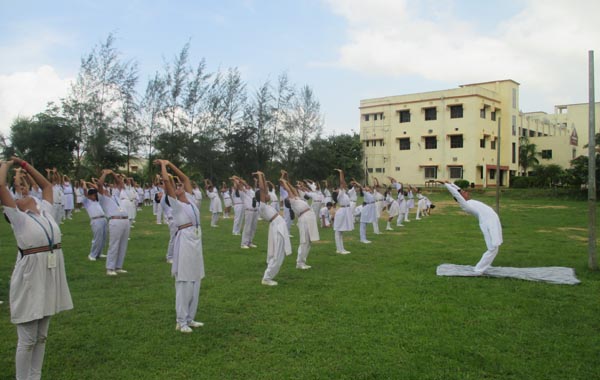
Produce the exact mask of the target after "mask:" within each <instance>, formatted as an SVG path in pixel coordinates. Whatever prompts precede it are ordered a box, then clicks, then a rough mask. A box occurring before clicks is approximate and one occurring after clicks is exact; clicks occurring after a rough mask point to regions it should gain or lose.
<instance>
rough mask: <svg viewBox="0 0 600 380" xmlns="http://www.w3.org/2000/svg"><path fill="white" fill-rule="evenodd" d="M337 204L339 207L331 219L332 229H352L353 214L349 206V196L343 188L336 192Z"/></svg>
mask: <svg viewBox="0 0 600 380" xmlns="http://www.w3.org/2000/svg"><path fill="white" fill-rule="evenodd" d="M337 204H338V206H339V208H338V209H337V211H336V213H335V218H334V219H333V229H334V230H335V231H342V232H343V231H352V230H353V229H354V215H352V209H351V207H350V198H349V197H348V194H346V191H345V190H343V189H340V190H339V192H338V197H337Z"/></svg>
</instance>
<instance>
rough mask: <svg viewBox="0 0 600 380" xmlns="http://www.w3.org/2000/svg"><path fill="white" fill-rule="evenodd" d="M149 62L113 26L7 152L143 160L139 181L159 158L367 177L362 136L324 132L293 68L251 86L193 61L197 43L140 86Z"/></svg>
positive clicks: (207, 172) (246, 171)
mask: <svg viewBox="0 0 600 380" xmlns="http://www.w3.org/2000/svg"><path fill="white" fill-rule="evenodd" d="M139 80H140V79H139V67H138V63H137V62H136V61H135V60H128V61H127V60H124V59H123V58H122V56H121V54H120V52H119V51H118V49H117V47H116V38H115V36H114V35H113V34H110V35H109V36H108V37H107V38H106V40H105V41H103V42H101V43H99V44H98V45H96V46H95V47H94V48H93V49H92V50H91V52H89V53H88V54H86V55H84V56H83V57H82V59H81V63H80V69H79V73H78V76H77V79H76V80H75V81H74V82H73V83H72V84H71V88H70V90H69V92H68V94H67V96H66V97H65V98H63V99H61V100H60V101H59V102H57V103H50V104H48V107H47V108H46V110H44V111H43V112H41V113H39V114H38V115H36V116H34V117H32V118H26V119H24V118H20V119H17V120H15V122H14V123H13V124H12V126H11V132H10V136H9V137H8V138H4V137H2V145H3V150H4V155H5V156H10V155H12V154H16V155H19V156H21V157H23V158H24V159H27V160H28V161H30V162H31V163H32V164H34V165H36V166H37V167H57V168H58V169H59V170H60V171H61V172H64V173H71V174H72V175H73V176H74V177H75V178H89V177H90V176H94V175H97V173H99V172H100V170H101V169H102V168H110V169H115V170H116V169H118V168H121V169H122V171H125V172H127V174H131V173H130V167H129V165H130V163H131V162H132V161H133V160H134V158H135V159H137V160H138V161H139V160H140V159H143V162H145V164H144V168H143V170H142V171H141V173H140V172H138V174H137V176H138V180H141V181H144V182H146V181H148V180H149V179H150V178H152V177H153V175H154V172H153V170H155V169H154V168H153V167H152V165H148V164H147V163H148V162H152V161H153V159H154V158H155V157H161V158H165V159H168V160H169V161H171V162H173V163H174V164H175V165H177V166H180V167H183V168H184V169H185V170H186V172H187V173H190V174H191V177H192V178H194V179H202V178H210V179H211V180H213V181H216V180H224V179H227V178H228V177H229V176H231V175H232V174H237V175H239V176H246V177H249V176H250V173H252V172H254V171H256V170H259V169H260V170H262V171H263V172H265V173H266V174H267V175H271V176H275V175H277V174H278V172H279V170H280V169H281V168H285V169H286V170H287V171H288V172H289V173H290V174H291V175H293V176H295V177H298V178H316V179H324V178H329V177H333V174H334V173H333V169H334V168H336V167H341V168H344V169H345V171H346V173H347V174H348V175H349V176H353V177H356V178H357V179H360V178H362V176H363V170H362V169H361V162H362V156H363V152H362V147H361V144H360V140H359V137H358V135H357V134H355V133H353V134H347V135H338V136H329V137H323V136H322V131H323V124H324V119H323V116H322V114H321V109H320V103H319V101H318V99H317V97H316V95H315V93H314V92H313V90H312V89H311V88H310V87H309V86H307V85H304V86H296V85H294V84H293V83H292V82H291V80H290V78H289V77H288V75H287V74H286V73H282V74H280V75H279V76H278V77H277V78H276V80H274V81H272V80H266V81H265V82H264V83H262V84H261V85H259V86H258V87H257V88H256V89H254V90H252V91H251V90H249V89H248V85H247V84H246V83H245V82H244V80H243V78H242V75H241V73H240V70H239V69H238V68H235V67H234V68H228V69H224V70H221V69H220V70H218V71H216V72H210V71H209V70H208V69H207V63H206V60H205V59H204V58H203V59H201V60H200V61H199V62H197V63H196V64H192V63H191V62H190V43H189V42H188V43H186V44H185V45H184V46H183V48H182V49H181V50H180V51H179V53H178V54H177V55H175V56H174V57H172V59H171V60H169V61H166V62H165V64H164V67H163V68H162V69H161V70H158V71H156V72H155V73H154V75H153V76H152V77H151V78H149V79H148V81H147V84H146V87H145V91H144V92H143V94H139V93H138V92H137V90H136V89H137V88H138V83H139Z"/></svg>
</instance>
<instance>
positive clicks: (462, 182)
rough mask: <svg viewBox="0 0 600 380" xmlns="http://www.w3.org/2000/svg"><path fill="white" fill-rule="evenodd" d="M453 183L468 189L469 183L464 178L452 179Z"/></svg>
mask: <svg viewBox="0 0 600 380" xmlns="http://www.w3.org/2000/svg"><path fill="white" fill-rule="evenodd" d="M454 184H455V185H456V186H458V187H460V188H461V189H463V190H464V189H468V188H469V185H470V184H471V183H470V182H469V181H467V180H466V179H457V180H456V181H454Z"/></svg>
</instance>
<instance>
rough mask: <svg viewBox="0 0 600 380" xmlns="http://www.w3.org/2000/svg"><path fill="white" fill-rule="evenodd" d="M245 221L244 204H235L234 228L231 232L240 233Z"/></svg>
mask: <svg viewBox="0 0 600 380" xmlns="http://www.w3.org/2000/svg"><path fill="white" fill-rule="evenodd" d="M243 221H244V206H242V205H236V206H233V228H232V229H231V233H232V234H234V235H239V234H240V232H241V231H242V222H243Z"/></svg>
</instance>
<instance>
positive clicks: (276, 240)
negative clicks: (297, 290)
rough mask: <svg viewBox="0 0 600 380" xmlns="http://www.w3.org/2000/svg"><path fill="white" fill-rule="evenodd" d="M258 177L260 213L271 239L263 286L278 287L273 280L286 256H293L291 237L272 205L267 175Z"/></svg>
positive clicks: (268, 245)
mask: <svg viewBox="0 0 600 380" xmlns="http://www.w3.org/2000/svg"><path fill="white" fill-rule="evenodd" d="M254 174H255V175H257V176H258V187H259V190H260V191H259V196H260V198H259V200H260V206H259V209H258V210H259V213H260V216H261V217H262V218H263V220H266V221H268V222H269V237H268V243H267V269H266V270H265V273H264V274H263V278H262V284H263V285H267V286H275V285H277V281H274V280H273V279H274V278H275V276H277V274H278V273H279V270H280V269H281V264H283V259H284V258H285V256H289V255H291V254H292V243H291V242H290V235H289V233H288V230H287V226H286V224H285V220H283V218H282V217H281V216H280V215H279V213H278V212H277V210H275V208H274V207H273V206H271V205H270V204H267V201H269V195H268V194H267V192H268V184H267V182H266V181H265V175H264V174H263V173H262V172H256V173H254Z"/></svg>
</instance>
